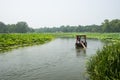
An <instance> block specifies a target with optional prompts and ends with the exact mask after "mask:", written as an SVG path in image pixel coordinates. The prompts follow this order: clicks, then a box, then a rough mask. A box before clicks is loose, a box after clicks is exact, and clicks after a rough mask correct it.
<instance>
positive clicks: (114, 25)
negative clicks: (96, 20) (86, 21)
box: [35, 19, 120, 32]
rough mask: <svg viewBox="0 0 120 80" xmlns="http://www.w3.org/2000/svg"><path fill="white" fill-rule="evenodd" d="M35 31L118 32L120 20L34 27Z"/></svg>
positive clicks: (119, 30)
mask: <svg viewBox="0 0 120 80" xmlns="http://www.w3.org/2000/svg"><path fill="white" fill-rule="evenodd" d="M35 32H120V20H119V19H114V20H111V21H109V20H108V19H106V20H104V22H103V23H102V24H101V25H95V24H93V25H86V26H82V25H78V26H69V25H67V26H64V25H62V26H60V27H58V28H56V27H53V28H47V27H45V28H39V29H35Z"/></svg>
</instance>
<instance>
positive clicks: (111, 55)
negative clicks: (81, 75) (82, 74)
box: [87, 43, 120, 80]
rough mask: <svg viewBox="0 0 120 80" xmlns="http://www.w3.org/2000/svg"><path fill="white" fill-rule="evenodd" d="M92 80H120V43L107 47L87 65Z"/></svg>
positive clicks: (98, 52)
mask: <svg viewBox="0 0 120 80" xmlns="http://www.w3.org/2000/svg"><path fill="white" fill-rule="evenodd" d="M87 72H88V74H89V77H90V79H91V80H120V43H117V44H112V45H107V46H105V47H103V49H102V50H99V51H97V54H96V55H95V56H93V57H91V58H90V59H89V61H88V64H87Z"/></svg>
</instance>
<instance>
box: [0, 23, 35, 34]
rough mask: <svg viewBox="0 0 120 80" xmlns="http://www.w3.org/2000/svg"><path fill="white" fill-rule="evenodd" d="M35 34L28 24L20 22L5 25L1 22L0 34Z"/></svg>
mask: <svg viewBox="0 0 120 80" xmlns="http://www.w3.org/2000/svg"><path fill="white" fill-rule="evenodd" d="M28 32H34V29H32V28H30V27H29V26H28V24H27V23H26V22H18V23H17V24H7V25H6V24H5V23H3V22H0V33H28Z"/></svg>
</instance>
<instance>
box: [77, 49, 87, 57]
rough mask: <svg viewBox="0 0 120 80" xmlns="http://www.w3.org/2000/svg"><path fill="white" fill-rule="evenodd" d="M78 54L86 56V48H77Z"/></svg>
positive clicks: (78, 55)
mask: <svg viewBox="0 0 120 80" xmlns="http://www.w3.org/2000/svg"><path fill="white" fill-rule="evenodd" d="M76 56H77V57H81V56H84V57H85V56H86V49H84V48H76Z"/></svg>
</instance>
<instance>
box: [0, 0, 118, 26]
mask: <svg viewBox="0 0 120 80" xmlns="http://www.w3.org/2000/svg"><path fill="white" fill-rule="evenodd" d="M105 19H110V20H112V19H120V0H0V21H2V22H4V23H5V24H16V23H17V22H18V21H25V22H27V23H28V25H29V26H30V27H33V28H39V27H44V26H47V27H53V26H61V25H91V24H97V25H99V24H101V23H102V22H103V21H104V20H105Z"/></svg>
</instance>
